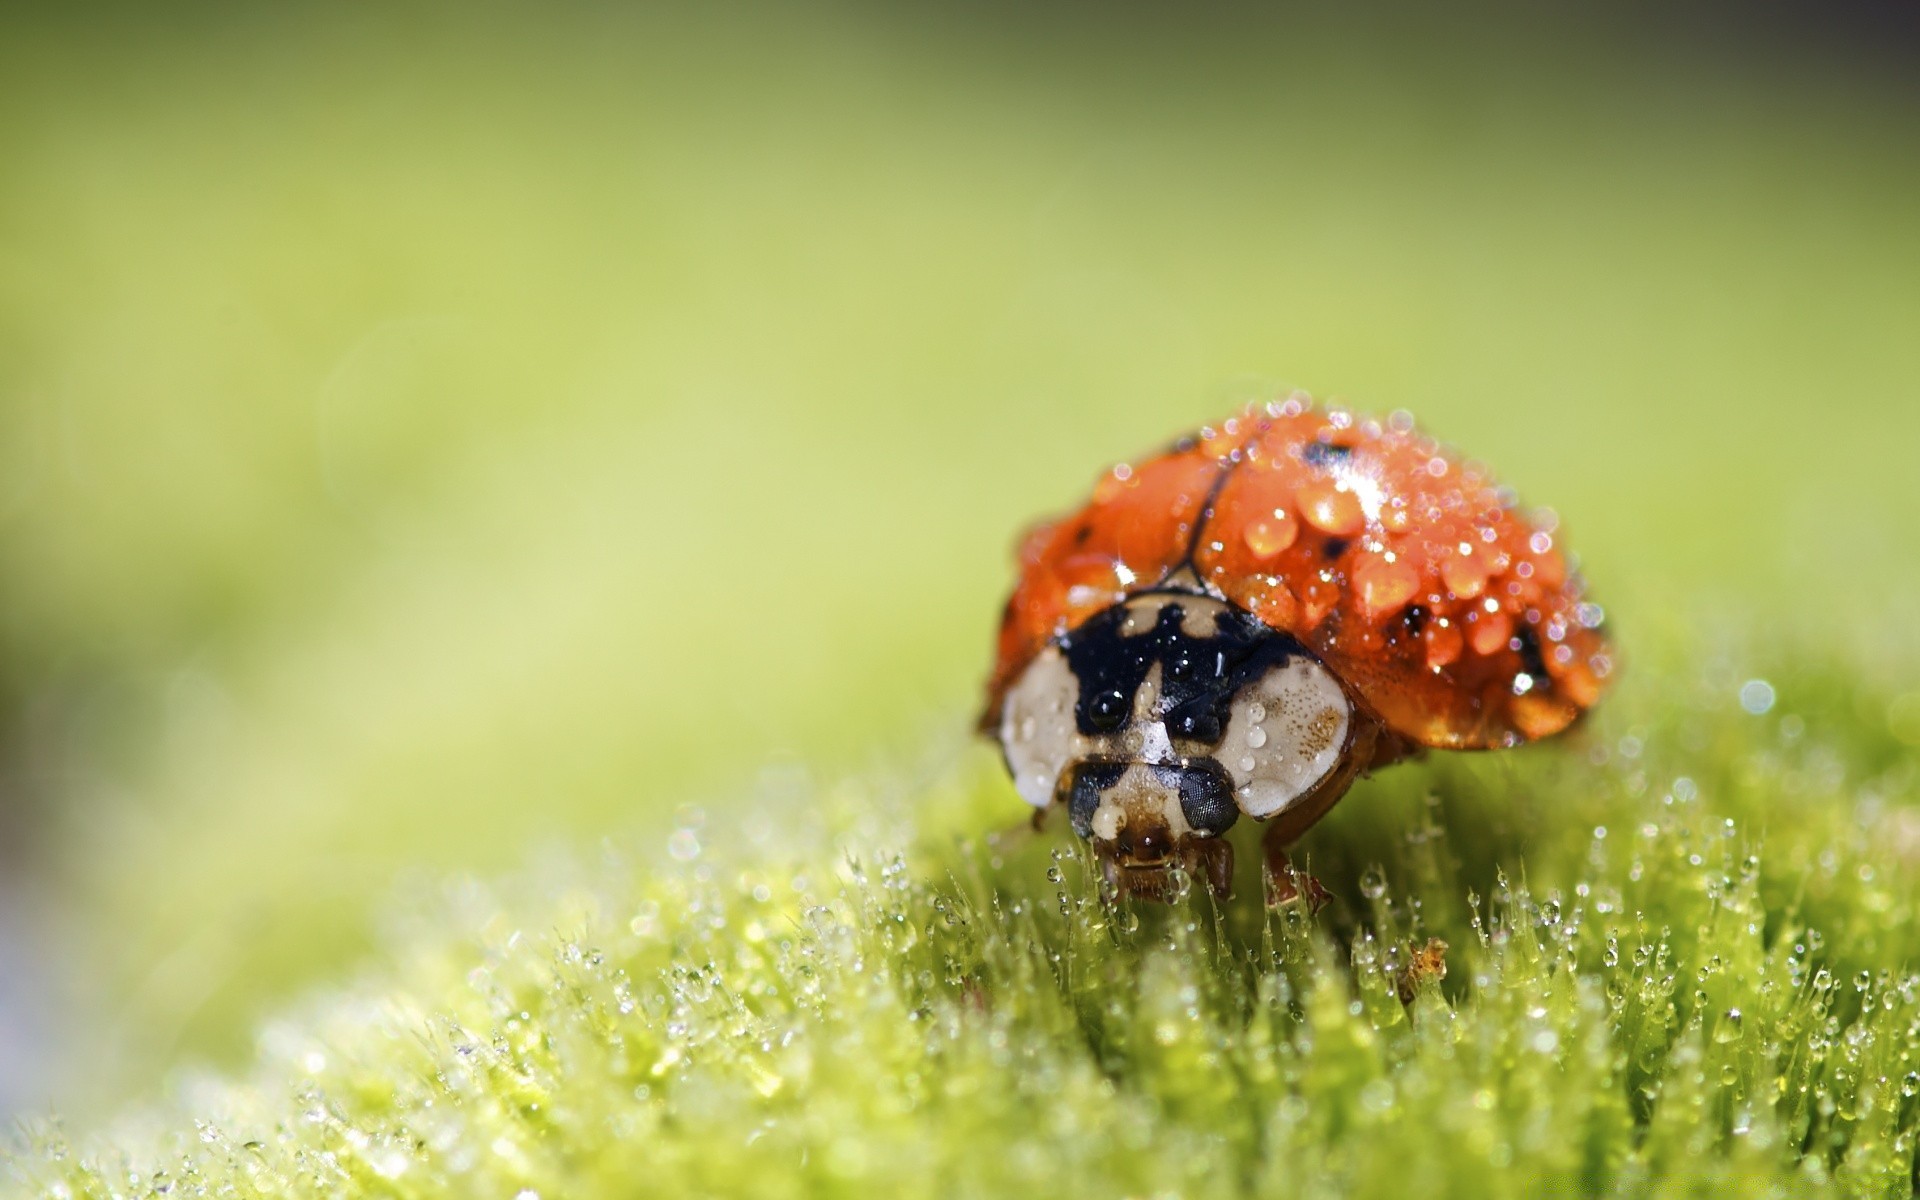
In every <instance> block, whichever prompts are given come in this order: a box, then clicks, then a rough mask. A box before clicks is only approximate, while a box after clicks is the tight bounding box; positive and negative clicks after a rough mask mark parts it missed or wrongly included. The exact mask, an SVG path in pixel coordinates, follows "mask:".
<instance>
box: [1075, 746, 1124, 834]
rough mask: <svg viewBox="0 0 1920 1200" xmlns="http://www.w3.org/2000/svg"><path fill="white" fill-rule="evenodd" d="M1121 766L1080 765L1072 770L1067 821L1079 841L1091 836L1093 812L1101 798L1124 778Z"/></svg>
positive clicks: (1086, 763) (1106, 764)
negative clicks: (1081, 838)
mask: <svg viewBox="0 0 1920 1200" xmlns="http://www.w3.org/2000/svg"><path fill="white" fill-rule="evenodd" d="M1126 771H1127V764H1126V763H1123V762H1083V763H1081V764H1079V765H1078V766H1076V767H1074V769H1073V784H1072V786H1071V788H1070V789H1069V790H1068V792H1067V819H1068V820H1069V821H1070V822H1072V824H1073V831H1074V832H1075V833H1077V834H1079V835H1080V836H1081V837H1091V836H1093V812H1094V810H1095V809H1097V808H1099V807H1100V795H1101V793H1103V792H1105V791H1106V790H1107V789H1108V788H1111V787H1112V786H1113V785H1114V784H1116V783H1119V782H1120V777H1121V776H1122V775H1124V774H1126Z"/></svg>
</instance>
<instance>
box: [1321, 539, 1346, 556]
mask: <svg viewBox="0 0 1920 1200" xmlns="http://www.w3.org/2000/svg"><path fill="white" fill-rule="evenodd" d="M1348 544H1349V543H1348V541H1347V539H1346V538H1341V537H1330V538H1328V539H1327V541H1326V544H1325V545H1323V546H1321V547H1320V553H1321V554H1324V555H1325V556H1326V557H1327V558H1328V559H1329V560H1332V559H1336V558H1339V557H1340V556H1341V555H1342V554H1345V553H1346V552H1347V546H1348Z"/></svg>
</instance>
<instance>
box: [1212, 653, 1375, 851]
mask: <svg viewBox="0 0 1920 1200" xmlns="http://www.w3.org/2000/svg"><path fill="white" fill-rule="evenodd" d="M1352 728H1353V704H1352V702H1351V701H1349V700H1348V699H1347V693H1346V691H1345V690H1344V689H1342V688H1341V686H1340V682H1339V680H1337V679H1335V678H1334V677H1333V675H1332V673H1331V672H1329V671H1328V670H1327V669H1326V668H1325V667H1323V666H1321V665H1320V664H1319V663H1318V662H1316V661H1314V660H1313V659H1311V658H1308V657H1306V656H1305V655H1297V656H1295V657H1293V658H1290V659H1288V660H1287V661H1286V662H1284V663H1282V664H1281V665H1279V666H1277V667H1274V668H1273V669H1272V670H1270V671H1268V672H1267V673H1266V674H1265V675H1263V676H1261V677H1260V678H1259V679H1258V680H1256V681H1255V682H1254V683H1253V684H1251V685H1250V686H1248V687H1247V688H1245V689H1243V690H1242V691H1241V693H1240V694H1239V695H1238V696H1235V697H1234V699H1233V705H1232V707H1231V708H1230V709H1229V716H1228V720H1227V732H1226V735H1225V736H1224V737H1223V738H1222V739H1221V743H1220V747H1219V750H1218V752H1217V754H1218V757H1219V759H1220V761H1221V763H1222V765H1226V766H1227V767H1228V773H1229V774H1230V775H1231V776H1232V778H1233V794H1234V798H1235V799H1236V800H1238V801H1239V802H1240V811H1242V812H1244V813H1246V814H1247V815H1248V816H1251V817H1270V816H1272V815H1273V814H1275V813H1277V812H1280V811H1282V810H1283V809H1285V808H1286V807H1287V806H1288V805H1290V804H1292V803H1293V802H1294V801H1296V800H1298V799H1299V798H1300V797H1301V796H1303V795H1305V794H1306V793H1307V792H1309V791H1311V790H1312V789H1313V786H1314V785H1315V784H1317V783H1319V782H1320V781H1321V780H1322V779H1324V778H1326V776H1327V775H1328V774H1329V773H1330V772H1331V771H1333V770H1334V768H1335V767H1337V766H1338V765H1339V763H1340V758H1341V756H1342V755H1343V754H1345V753H1346V752H1347V737H1348V734H1349V733H1350V731H1351V730H1352Z"/></svg>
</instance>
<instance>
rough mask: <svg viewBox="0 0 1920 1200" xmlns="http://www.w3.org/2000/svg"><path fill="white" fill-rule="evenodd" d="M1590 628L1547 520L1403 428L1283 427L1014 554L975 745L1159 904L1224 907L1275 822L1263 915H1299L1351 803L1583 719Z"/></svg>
mask: <svg viewBox="0 0 1920 1200" xmlns="http://www.w3.org/2000/svg"><path fill="white" fill-rule="evenodd" d="M1601 619H1602V613H1601V610H1600V608H1599V607H1598V606H1597V605H1594V604H1590V603H1588V602H1586V601H1585V600H1583V599H1582V598H1581V583H1580V580H1579V578H1578V577H1577V576H1575V575H1574V574H1573V573H1572V571H1571V570H1570V569H1569V567H1568V565H1567V561H1566V559H1565V557H1564V554H1563V551H1562V550H1561V548H1560V547H1559V545H1558V544H1557V540H1556V531H1555V528H1554V523H1553V521H1552V520H1551V518H1542V517H1540V516H1532V517H1529V516H1527V515H1524V514H1522V513H1521V512H1519V511H1517V510H1516V509H1515V508H1514V507H1513V504H1512V501H1511V498H1510V497H1509V496H1508V495H1507V494H1506V493H1505V492H1504V491H1503V490H1502V489H1500V488H1499V487H1497V486H1496V485H1495V484H1494V482H1493V481H1492V480H1491V479H1490V478H1489V477H1488V476H1487V475H1486V473H1485V472H1484V471H1483V470H1482V469H1480V468H1479V467H1477V466H1474V465H1472V464H1470V463H1464V462H1462V461H1461V460H1459V459H1458V458H1456V457H1454V456H1453V455H1451V454H1449V453H1448V452H1446V451H1445V450H1443V449H1442V448H1441V447H1440V446H1438V445H1437V444H1436V443H1434V442H1433V441H1432V440H1431V439H1429V438H1427V437H1425V436H1423V435H1421V434H1419V433H1417V432H1415V430H1414V428H1413V423H1412V421H1411V420H1410V419H1406V418H1405V417H1404V416H1396V417H1395V418H1394V419H1392V420H1390V421H1388V422H1387V423H1386V424H1384V425H1382V424H1381V423H1379V422H1375V421H1369V420H1363V419H1358V418H1355V417H1354V416H1352V415H1351V414H1349V413H1346V412H1342V411H1339V410H1324V409H1320V408H1316V407H1314V406H1312V405H1311V404H1310V403H1308V402H1305V401H1304V400H1301V399H1289V400H1286V401H1281V402H1277V403H1274V404H1270V405H1263V406H1258V407H1253V408H1249V409H1247V410H1246V411H1245V412H1243V413H1241V414H1240V415H1238V416H1235V417H1232V418H1230V419H1228V420H1226V421H1224V422H1222V423H1221V424H1220V425H1218V426H1217V427H1209V428H1206V429H1202V430H1201V431H1200V432H1199V433H1198V434H1196V435H1195V436H1193V437H1189V438H1184V439H1182V440H1181V441H1180V442H1178V443H1176V444H1175V445H1174V446H1173V447H1171V448H1170V449H1168V450H1167V451H1166V452H1164V453H1162V454H1160V455H1158V456H1157V457H1154V458H1151V459H1148V460H1146V461H1144V462H1141V463H1137V464H1122V465H1120V466H1117V467H1115V468H1113V470H1112V471H1110V472H1108V473H1107V474H1106V475H1105V476H1103V477H1102V478H1101V480H1100V481H1099V483H1098V484H1096V485H1095V487H1094V492H1093V497H1092V499H1091V500H1090V501H1089V502H1088V503H1087V505H1086V507H1084V508H1082V509H1081V510H1080V511H1079V512H1077V513H1075V514H1073V515H1072V516H1069V517H1066V518H1064V519H1062V520H1059V521H1055V522H1052V523H1050V524H1047V525H1045V526H1043V527H1041V528H1039V529H1036V530H1035V531H1034V532H1033V533H1031V534H1029V535H1028V536H1027V538H1026V540H1025V542H1024V544H1023V545H1022V546H1021V548H1020V578H1019V582H1018V584H1017V585H1016V586H1015V588H1014V592H1013V595H1012V597H1011V598H1010V599H1009V600H1008V601H1007V608H1006V615H1005V617H1004V620H1003V623H1002V625H1001V629H1000V646H999V659H998V662H997V663H996V665H995V667H994V671H993V676H992V679H991V681H990V683H989V685H988V695H987V710H986V713H985V715H984V717H983V718H982V721H981V725H982V729H983V731H985V732H987V733H990V734H992V735H994V736H996V737H997V738H998V739H999V741H1000V745H1001V749H1002V752H1003V754H1004V755H1005V757H1006V761H1007V766H1008V769H1009V770H1010V771H1011V772H1012V774H1013V777H1014V783H1015V786H1016V788H1017V789H1018V790H1019V792H1020V794H1021V796H1022V797H1023V798H1024V799H1026V800H1027V802H1028V803H1030V804H1032V805H1033V806H1034V807H1035V808H1036V809H1039V810H1041V811H1043V812H1044V811H1045V810H1046V809H1048V808H1050V807H1053V806H1056V805H1058V806H1060V807H1064V808H1066V809H1067V810H1068V813H1069V816H1070V818H1071V820H1072V822H1073V827H1074V829H1075V831H1076V832H1077V833H1079V834H1080V835H1081V836H1082V837H1085V838H1087V839H1088V840H1089V841H1090V842H1091V843H1092V845H1093V849H1094V852H1095V855H1096V857H1098V858H1099V859H1100V861H1101V862H1102V864H1103V869H1104V870H1105V872H1106V877H1107V879H1108V881H1109V883H1110V884H1111V885H1112V886H1114V887H1115V888H1117V889H1118V890H1120V891H1123V892H1128V893H1138V894H1145V895H1166V894H1168V893H1169V889H1170V888H1171V887H1172V885H1171V883H1170V882H1169V880H1170V879H1171V878H1172V872H1171V871H1170V870H1169V868H1172V867H1176V866H1177V867H1180V868H1183V869H1184V870H1186V871H1188V872H1190V873H1194V874H1200V875H1204V876H1205V877H1206V878H1207V879H1208V880H1209V881H1210V882H1211V884H1212V885H1213V886H1214V887H1215V889H1216V890H1219V891H1226V890H1229V888H1230V880H1231V876H1232V866H1233V853H1232V848H1231V846H1230V845H1229V844H1228V843H1227V841H1226V840H1225V834H1226V833H1227V831H1228V829H1229V828H1230V827H1231V826H1232V825H1233V824H1234V823H1235V822H1236V821H1237V819H1238V818H1239V817H1240V816H1243V815H1244V816H1249V817H1252V818H1253V819H1255V820H1259V821H1265V822H1268V826H1267V833H1266V838H1265V847H1266V849H1265V853H1266V861H1267V865H1268V868H1269V874H1268V881H1269V888H1270V893H1269V894H1270V896H1271V897H1275V898H1278V899H1286V898H1287V897H1289V896H1295V895H1308V896H1311V895H1313V894H1315V892H1314V888H1313V886H1306V887H1301V886H1299V885H1298V883H1297V881H1295V880H1294V874H1293V872H1292V869H1291V867H1290V865H1288V860H1287V856H1286V847H1287V846H1288V845H1290V844H1291V843H1292V841H1293V840H1294V839H1295V838H1297V837H1298V836H1299V835H1300V834H1301V833H1303V832H1304V831H1305V830H1306V829H1307V828H1308V827H1309V826H1311V825H1312V824H1313V823H1314V822H1315V821H1317V820H1318V819H1319V818H1320V817H1321V816H1322V815H1323V814H1324V813H1325V812H1326V811H1327V810H1328V809H1329V808H1330V807H1332V805H1333V804H1334V803H1335V802H1336V801H1338V800H1339V798H1340V796H1341V795H1342V794H1343V793H1344V792H1345V791H1346V790H1347V788H1348V787H1349V786H1350V785H1351V784H1352V782H1353V781H1354V780H1355V779H1356V778H1358V777H1359V776H1361V775H1362V774H1364V773H1365V772H1367V771H1370V770H1373V769H1375V768H1377V767H1381V766H1385V765H1387V764H1388V763H1391V762H1394V761H1396V760H1397V759H1400V758H1404V757H1406V756H1407V755H1409V754H1412V753H1415V752H1417V751H1418V750H1419V749H1420V748H1422V747H1434V748H1444V749H1456V750H1460V749H1485V748H1489V747H1497V746H1511V745H1515V744H1518V743H1520V742H1526V741H1531V740H1534V739H1536V738H1542V737H1546V736H1548V735H1550V734H1554V733H1558V732H1560V731H1561V730H1562V729H1565V728H1566V727H1567V726H1568V725H1570V724H1572V723H1573V722H1574V721H1575V720H1576V719H1577V718H1578V717H1579V716H1580V715H1581V713H1583V712H1584V711H1586V709H1588V708H1589V707H1591V706H1592V705H1593V704H1594V702H1595V701H1596V700H1598V699H1599V697H1600V693H1601V691H1602V690H1603V689H1604V687H1605V685H1606V681H1607V677H1608V675H1609V674H1610V673H1611V670H1612V660H1611V657H1610V652H1609V650H1608V647H1607V644H1606V642H1605V640H1604V638H1603V636H1602V634H1601V632H1600V624H1601ZM1309 884H1310V881H1309Z"/></svg>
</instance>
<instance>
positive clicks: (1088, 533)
mask: <svg viewBox="0 0 1920 1200" xmlns="http://www.w3.org/2000/svg"><path fill="white" fill-rule="evenodd" d="M1092 536H1093V526H1091V525H1082V526H1081V527H1080V528H1078V529H1076V530H1074V531H1073V544H1074V545H1076V546H1084V545H1086V544H1087V539H1088V538H1090V537H1092Z"/></svg>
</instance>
